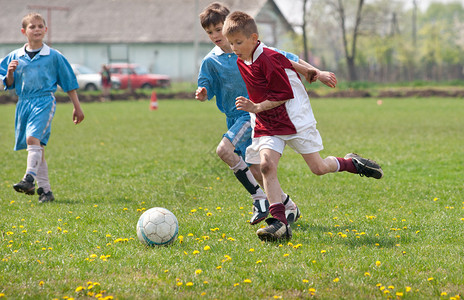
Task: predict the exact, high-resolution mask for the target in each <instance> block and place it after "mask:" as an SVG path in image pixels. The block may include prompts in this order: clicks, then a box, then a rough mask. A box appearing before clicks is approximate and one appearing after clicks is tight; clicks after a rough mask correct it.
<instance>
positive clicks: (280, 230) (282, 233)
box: [256, 218, 292, 241]
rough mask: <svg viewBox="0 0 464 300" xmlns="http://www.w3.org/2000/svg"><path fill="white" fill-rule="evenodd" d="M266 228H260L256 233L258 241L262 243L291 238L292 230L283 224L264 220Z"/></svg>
mask: <svg viewBox="0 0 464 300" xmlns="http://www.w3.org/2000/svg"><path fill="white" fill-rule="evenodd" d="M266 223H267V225H268V226H267V227H264V228H260V229H258V230H257V231H256V234H257V235H258V237H259V239H260V240H262V241H278V240H290V239H291V238H292V228H291V227H290V226H289V225H285V224H284V223H283V222H281V221H279V220H277V219H275V218H268V219H266Z"/></svg>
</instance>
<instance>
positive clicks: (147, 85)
mask: <svg viewBox="0 0 464 300" xmlns="http://www.w3.org/2000/svg"><path fill="white" fill-rule="evenodd" d="M152 88H153V86H152V85H151V84H149V83H144V84H142V89H152Z"/></svg>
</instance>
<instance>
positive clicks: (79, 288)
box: [75, 286, 84, 293]
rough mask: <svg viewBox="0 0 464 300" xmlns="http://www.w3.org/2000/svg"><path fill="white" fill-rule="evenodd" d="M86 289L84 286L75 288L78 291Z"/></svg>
mask: <svg viewBox="0 0 464 300" xmlns="http://www.w3.org/2000/svg"><path fill="white" fill-rule="evenodd" d="M83 289H84V287H83V286H78V287H77V288H76V290H75V292H76V293H79V292H80V291H82V290H83Z"/></svg>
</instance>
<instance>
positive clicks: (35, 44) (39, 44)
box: [26, 41, 43, 50]
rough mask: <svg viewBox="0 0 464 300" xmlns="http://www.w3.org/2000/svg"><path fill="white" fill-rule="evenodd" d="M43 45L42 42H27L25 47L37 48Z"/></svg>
mask: <svg viewBox="0 0 464 300" xmlns="http://www.w3.org/2000/svg"><path fill="white" fill-rule="evenodd" d="M42 47H43V42H35V43H34V42H30V41H29V42H28V43H27V45H26V49H28V50H37V49H40V48H42Z"/></svg>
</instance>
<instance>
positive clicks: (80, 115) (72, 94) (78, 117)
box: [68, 90, 84, 124]
mask: <svg viewBox="0 0 464 300" xmlns="http://www.w3.org/2000/svg"><path fill="white" fill-rule="evenodd" d="M68 96H69V99H71V101H72V103H73V105H74V109H73V122H74V124H79V123H80V122H82V120H84V112H83V111H82V108H81V104H80V102H79V97H78V96H77V91H76V90H71V91H69V92H68Z"/></svg>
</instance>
